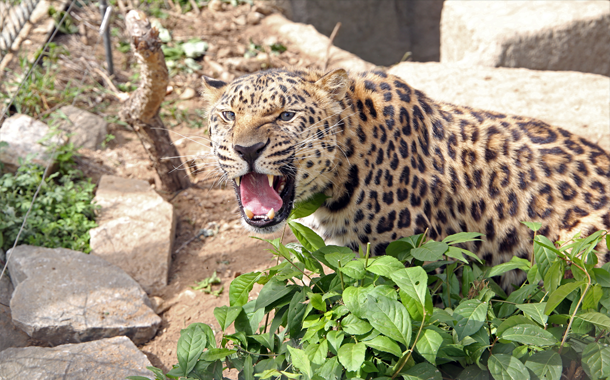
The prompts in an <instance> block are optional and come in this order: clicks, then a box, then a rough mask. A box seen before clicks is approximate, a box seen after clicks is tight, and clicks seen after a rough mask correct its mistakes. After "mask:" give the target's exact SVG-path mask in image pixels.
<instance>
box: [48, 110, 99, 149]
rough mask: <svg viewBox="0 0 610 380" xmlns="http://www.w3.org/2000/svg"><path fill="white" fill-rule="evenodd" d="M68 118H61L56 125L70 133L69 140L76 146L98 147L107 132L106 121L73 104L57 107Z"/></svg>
mask: <svg viewBox="0 0 610 380" xmlns="http://www.w3.org/2000/svg"><path fill="white" fill-rule="evenodd" d="M59 110H60V111H61V112H63V113H64V114H65V115H66V116H67V117H68V119H69V120H65V119H61V122H60V123H59V124H58V127H59V128H60V129H61V130H63V131H65V132H67V133H68V134H70V135H71V136H70V142H71V143H73V144H74V146H75V147H77V148H87V149H91V150H95V149H98V148H99V147H100V146H101V145H102V143H103V142H104V139H105V138H106V135H107V134H108V131H107V126H108V123H106V121H105V120H104V119H103V118H101V117H99V116H97V115H94V114H92V113H91V112H87V111H84V110H81V109H79V108H76V107H74V106H64V107H61V108H60V109H59Z"/></svg>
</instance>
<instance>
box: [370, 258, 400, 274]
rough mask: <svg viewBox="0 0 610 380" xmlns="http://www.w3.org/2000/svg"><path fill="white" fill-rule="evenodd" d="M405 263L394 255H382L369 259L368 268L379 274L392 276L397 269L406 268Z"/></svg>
mask: <svg viewBox="0 0 610 380" xmlns="http://www.w3.org/2000/svg"><path fill="white" fill-rule="evenodd" d="M404 267H405V266H404V264H402V263H401V262H400V261H398V260H397V259H396V258H395V257H392V256H380V257H376V258H375V259H373V260H371V259H369V266H368V267H366V270H367V271H369V272H371V273H375V274H377V275H379V276H384V277H390V275H391V274H392V273H394V272H395V271H397V270H401V269H404Z"/></svg>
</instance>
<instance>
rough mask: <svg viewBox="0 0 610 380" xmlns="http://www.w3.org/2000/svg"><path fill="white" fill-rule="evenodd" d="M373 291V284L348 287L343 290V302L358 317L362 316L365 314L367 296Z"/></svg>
mask: <svg viewBox="0 0 610 380" xmlns="http://www.w3.org/2000/svg"><path fill="white" fill-rule="evenodd" d="M371 291H372V287H371V286H367V287H354V286H350V287H347V288H345V290H344V291H343V303H344V304H345V306H346V307H347V309H348V310H349V311H351V312H352V314H354V315H355V316H356V317H358V318H362V316H363V315H364V307H365V304H366V297H367V295H368V294H369V293H370V292H371Z"/></svg>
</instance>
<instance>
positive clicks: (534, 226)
mask: <svg viewBox="0 0 610 380" xmlns="http://www.w3.org/2000/svg"><path fill="white" fill-rule="evenodd" d="M521 223H523V224H525V225H526V226H527V227H528V228H529V229H530V230H532V231H534V232H536V231H538V230H539V229H540V227H542V223H538V222H521Z"/></svg>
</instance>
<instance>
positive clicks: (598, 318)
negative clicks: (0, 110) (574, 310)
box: [576, 311, 610, 332]
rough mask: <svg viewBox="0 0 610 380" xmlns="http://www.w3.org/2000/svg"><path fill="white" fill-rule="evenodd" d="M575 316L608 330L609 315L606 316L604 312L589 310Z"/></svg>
mask: <svg viewBox="0 0 610 380" xmlns="http://www.w3.org/2000/svg"><path fill="white" fill-rule="evenodd" d="M576 318H578V319H582V320H583V321H585V322H589V323H593V324H594V325H595V326H597V327H599V328H600V329H602V330H606V332H608V331H610V317H608V316H607V315H606V314H602V313H599V312H597V311H591V312H588V313H582V314H578V315H577V316H576Z"/></svg>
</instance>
